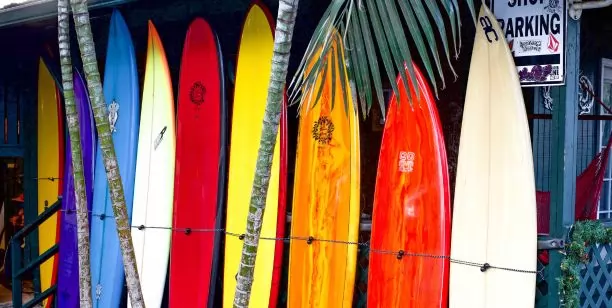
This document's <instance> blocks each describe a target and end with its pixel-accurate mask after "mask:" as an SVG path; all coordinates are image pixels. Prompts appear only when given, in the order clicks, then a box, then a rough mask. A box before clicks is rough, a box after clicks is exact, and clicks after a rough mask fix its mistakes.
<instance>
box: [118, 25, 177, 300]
mask: <svg viewBox="0 0 612 308" xmlns="http://www.w3.org/2000/svg"><path fill="white" fill-rule="evenodd" d="M174 122H175V120H174V98H173V93H172V84H171V82H170V72H169V70H168V63H167V60H166V53H165V51H164V48H163V46H162V42H161V40H160V38H159V35H158V33H157V30H156V29H155V26H154V25H153V23H152V22H151V21H149V39H148V49H147V64H146V71H145V80H144V90H143V94H142V106H141V112H140V129H139V136H138V153H137V157H136V178H135V185H134V205H133V209H132V241H133V243H134V253H135V255H136V264H137V268H138V275H139V278H140V283H141V288H142V293H143V297H144V302H145V305H146V306H147V307H160V306H161V302H162V297H163V294H164V287H165V285H166V273H167V270H168V259H169V257H170V235H171V231H170V228H171V227H172V204H173V198H174V196H173V193H174V185H172V184H173V183H174V164H175V147H176V135H175V123H174ZM128 307H131V304H130V302H129V299H128Z"/></svg>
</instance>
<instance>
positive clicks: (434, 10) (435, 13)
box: [425, 1, 457, 80]
mask: <svg viewBox="0 0 612 308" xmlns="http://www.w3.org/2000/svg"><path fill="white" fill-rule="evenodd" d="M425 4H426V5H427V9H428V10H429V14H430V15H431V17H433V19H434V22H435V23H436V27H438V32H440V40H441V41H442V46H443V47H444V54H445V55H446V61H447V62H448V66H449V67H450V69H451V71H452V72H453V76H454V77H455V80H457V73H456V72H455V69H453V65H452V64H451V60H450V52H449V48H448V42H447V40H448V39H447V37H446V28H445V27H444V20H443V19H442V13H441V12H440V8H439V7H438V6H437V5H436V3H435V2H434V1H425Z"/></svg>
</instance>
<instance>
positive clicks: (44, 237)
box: [38, 1, 536, 307]
mask: <svg viewBox="0 0 612 308" xmlns="http://www.w3.org/2000/svg"><path fill="white" fill-rule="evenodd" d="M479 20H480V23H479V24H478V27H477V31H476V39H475V44H474V49H473V54H472V64H471V69H470V76H469V82H468V89H467V95H466V103H465V109H464V120H463V124H462V125H463V126H462V136H461V144H460V150H459V163H458V174H457V181H456V182H457V184H456V194H455V201H454V212H453V213H452V214H453V215H452V216H453V219H452V220H451V207H450V196H449V179H448V171H447V170H448V167H447V163H446V154H445V148H444V139H443V135H442V130H441V126H440V121H439V118H438V115H437V111H436V105H435V100H434V99H433V97H432V95H431V91H430V89H429V86H428V85H427V82H426V80H425V78H424V77H423V75H422V74H421V72H420V70H419V68H418V67H417V66H416V65H412V68H413V69H414V71H415V74H416V77H417V83H416V85H415V86H416V87H417V88H418V92H419V93H420V95H419V96H416V94H415V89H414V87H413V86H411V88H410V93H412V96H411V97H412V98H413V100H412V101H409V99H408V96H407V93H408V91H407V89H405V88H404V87H403V84H402V83H401V82H399V79H398V82H397V85H398V88H399V89H400V98H399V99H398V98H396V97H395V95H394V96H392V98H391V100H390V103H389V110H388V115H387V118H386V124H385V130H384V133H383V141H382V146H381V149H380V156H379V163H378V175H377V180H376V189H375V196H374V210H373V217H372V233H371V239H370V243H369V244H370V257H369V270H368V297H367V301H368V306H369V307H399V306H407V307H446V305H447V303H448V304H450V307H528V306H530V305H531V306H532V305H533V298H534V292H535V274H533V273H531V272H530V271H533V270H535V266H536V264H535V262H536V257H535V251H536V231H535V224H536V222H535V217H536V216H535V186H534V183H533V167H532V162H531V149H530V141H529V140H530V139H529V133H528V126H527V120H526V116H525V110H524V104H523V98H522V94H521V91H520V86H519V83H518V79H517V77H516V70H515V67H514V62H513V59H512V57H511V55H510V52H509V50H508V46H507V44H506V42H505V40H504V39H503V36H502V32H501V30H500V29H499V26H498V25H497V23H496V19H495V18H494V16H493V15H492V13H491V12H490V11H489V10H488V8H487V7H486V6H484V5H483V7H482V8H481V11H480V14H479ZM273 29H274V24H273V18H272V15H271V14H270V12H269V11H268V10H267V8H265V6H263V5H262V4H261V3H259V2H257V1H256V2H254V3H253V4H252V5H251V6H250V8H249V10H248V12H247V15H246V19H245V21H244V24H243V29H242V34H241V41H240V46H239V53H238V62H237V68H236V80H235V88H234V99H233V111H232V114H231V117H232V118H231V128H230V125H229V112H228V110H229V108H228V102H227V100H226V99H225V95H224V93H225V85H224V79H225V77H224V68H223V59H222V56H221V52H220V46H219V41H218V39H217V36H216V34H215V33H214V31H213V30H212V29H211V27H210V26H209V25H208V23H207V22H206V21H204V20H203V19H201V18H197V19H195V20H194V21H193V22H192V24H191V25H190V27H189V29H188V32H187V36H186V40H185V45H184V49H183V55H182V63H181V72H180V80H179V87H178V92H179V93H178V95H177V96H178V98H177V111H176V116H175V107H174V96H173V93H172V86H171V80H170V76H169V71H168V66H167V61H166V56H165V52H164V49H163V46H162V42H161V40H160V38H159V36H158V35H157V32H156V29H155V27H154V25H153V24H152V23H151V22H149V38H148V51H147V61H146V72H145V80H144V88H143V89H142V98H140V97H139V92H140V90H139V89H138V80H137V74H136V60H135V55H134V49H133V45H132V41H131V37H130V33H129V30H128V28H127V26H126V24H125V22H124V20H123V18H122V17H121V15H120V13H119V12H118V11H114V12H113V15H112V19H111V25H110V35H109V42H108V47H107V55H106V63H105V70H104V71H105V73H104V83H103V85H104V94H105V98H106V101H107V106H108V109H109V119H108V120H109V122H110V124H111V131H112V136H113V140H114V145H115V152H116V154H117V158H118V162H119V168H120V174H121V177H122V180H123V186H124V192H125V197H126V205H127V208H128V213H129V214H130V215H131V216H130V217H129V219H130V220H131V225H132V230H131V235H132V240H133V243H134V249H135V255H136V259H137V267H138V274H139V276H140V282H141V286H142V290H143V294H144V299H145V303H146V306H147V307H160V306H161V303H162V297H163V293H164V288H165V285H166V275H167V273H169V306H170V307H212V306H213V300H214V297H215V294H216V292H218V290H219V289H220V288H221V289H222V294H223V296H222V297H223V307H230V306H232V303H233V299H234V292H235V288H236V274H237V270H238V267H239V263H240V258H241V251H242V245H243V241H242V240H241V238H239V237H236V236H231V235H225V234H224V233H221V232H213V231H218V230H217V229H225V231H227V232H228V233H231V234H242V233H244V232H245V230H246V219H247V215H248V205H249V201H250V195H251V190H252V184H253V177H254V174H255V164H256V158H257V151H258V148H259V143H260V138H261V136H260V134H261V128H262V120H263V114H264V107H265V102H266V97H267V88H268V80H269V77H270V67H271V58H272V49H273ZM332 37H333V39H332V51H336V52H330V53H328V54H327V55H326V57H342V58H341V59H331V58H330V59H329V60H330V61H326V62H325V63H326V65H328V66H329V67H328V71H329V73H328V74H330V75H329V76H327V78H323V76H320V77H319V78H318V79H317V81H316V83H315V85H314V86H313V87H312V89H311V90H310V91H314V90H313V89H319V85H321V83H323V84H322V94H321V95H320V98H321V99H320V101H319V102H318V103H317V104H314V102H313V101H307V102H304V106H307V107H305V108H302V109H301V110H300V118H299V135H298V142H297V148H296V150H297V151H296V152H297V154H296V165H295V180H294V187H293V201H292V208H291V230H290V232H289V234H290V236H291V237H293V238H294V239H292V240H291V242H290V247H289V265H288V267H289V273H288V286H287V288H288V289H287V295H288V298H287V304H288V307H351V306H352V305H353V295H354V285H355V275H356V268H357V249H358V247H357V245H354V244H351V243H354V242H357V241H358V240H359V217H360V209H361V205H360V195H359V194H360V140H359V123H358V116H357V113H358V111H357V109H356V108H355V106H354V104H353V103H349V105H348V106H347V107H348V108H347V109H345V108H339V107H335V108H333V109H332V108H331V107H332V104H333V103H332V102H336V106H338V105H339V104H341V102H343V101H344V100H345V99H346V101H348V102H353V97H352V96H351V93H344V92H343V91H341V87H340V84H341V83H342V80H341V79H340V78H346V75H345V74H341V73H339V72H340V71H341V70H345V69H346V68H345V67H344V65H345V63H346V62H345V59H344V58H343V57H344V52H345V51H344V46H343V42H342V39H341V36H340V35H339V34H338V33H334V35H333V36H332ZM313 64H314V63H313V62H311V63H309V65H308V68H307V69H311V68H312V65H313ZM406 68H407V69H409V67H406ZM333 72H336V73H333ZM331 76H334V77H335V80H334V79H333V78H332V77H331ZM344 82H348V80H346V79H345V80H344ZM75 95H76V102H77V107H78V111H79V119H80V121H81V139H82V140H81V143H82V148H83V163H84V176H85V180H86V190H87V197H88V206H89V207H90V210H91V215H90V224H91V231H90V232H91V237H90V245H91V250H90V259H91V275H92V280H91V281H92V294H93V298H94V306H95V307H118V306H119V305H120V304H121V302H120V301H121V292H122V290H123V282H124V273H123V261H122V259H121V255H120V249H119V242H118V237H117V234H116V229H115V224H114V219H113V211H112V207H111V202H110V197H109V193H108V186H107V181H106V173H105V170H104V164H103V159H102V155H101V148H100V144H99V143H98V142H97V140H96V136H95V127H94V120H93V114H92V110H91V106H90V104H89V100H88V97H87V89H86V87H85V83H84V82H83V78H82V77H81V75H80V74H79V73H78V72H75ZM332 95H333V97H332ZM316 96H317V95H312V96H311V97H312V99H313V100H314V99H316V98H315V97H316ZM141 101H142V103H141ZM398 101H399V104H396V102H398ZM38 106H39V107H38V111H39V112H38V114H39V118H38V134H39V138H38V147H39V157H38V166H39V169H38V173H39V178H48V177H57V178H59V179H60V180H59V181H40V182H39V192H38V198H39V211H41V212H42V210H44V205H45V202H49V203H50V202H52V201H53V200H54V199H56V197H57V195H63V196H64V198H63V200H62V202H63V209H64V211H63V212H61V213H60V214H59V216H57V218H53V219H50V220H49V221H48V222H46V223H45V224H43V226H42V227H41V232H40V251H41V252H43V251H45V250H46V249H47V248H49V247H51V246H52V245H54V244H55V243H56V242H57V241H58V240H59V243H60V252H59V256H58V257H54V258H51V259H50V261H48V262H46V263H45V264H43V266H42V267H41V282H42V288H43V289H46V288H48V287H49V286H51V285H52V284H53V283H54V282H55V281H57V282H58V293H57V294H58V301H59V307H78V305H79V303H78V300H79V297H78V296H79V295H78V294H79V293H78V262H77V256H76V253H77V246H76V219H75V213H74V184H73V180H72V169H71V166H70V161H71V160H70V156H69V153H70V144H69V142H65V141H64V140H67V139H66V138H67V136H65V132H64V131H65V130H64V128H63V126H64V124H63V114H62V110H63V108H62V104H61V99H60V95H59V92H58V90H57V88H56V87H55V84H54V82H53V79H52V77H51V75H50V73H49V71H48V70H47V69H46V66H45V64H44V63H43V62H42V61H41V64H40V77H39V105H38ZM175 121H176V122H175ZM286 130H287V117H286V106H285V105H284V104H283V106H282V112H281V123H280V129H279V132H280V133H279V135H278V137H277V140H276V146H275V150H274V156H273V163H272V173H271V178H270V186H269V189H268V195H267V199H266V210H265V213H264V215H263V225H262V231H261V236H262V238H283V237H285V234H286V233H287V232H285V229H284V226H285V224H286V221H285V218H286V212H287V208H286V194H287V184H286V180H287V179H286V178H287V131H286ZM65 154H66V155H65ZM519 218H520V219H519ZM224 221H225V223H223V222H224ZM517 221H520V222H521V224H520V226H517V224H516V223H517ZM451 224H452V232H451ZM170 228H174V230H173V231H171V230H170ZM305 239H309V240H305ZM283 245H284V243H283V241H272V240H264V239H262V240H260V243H259V249H258V255H257V259H256V262H255V269H254V271H255V274H254V282H253V288H252V293H251V300H250V305H249V306H250V307H276V306H277V303H278V298H279V289H280V280H281V270H282V251H283ZM222 250H223V251H222ZM449 255H450V258H452V259H453V260H455V262H451V260H450V259H449V258H448V257H443V258H440V257H439V256H449ZM461 261H465V262H461ZM466 262H474V263H476V264H484V263H488V264H490V265H491V267H485V268H482V266H478V265H474V264H471V265H470V264H469V263H466ZM221 263H223V268H222V269H221ZM168 266H169V268H168ZM499 268H512V269H520V270H524V271H527V272H517V271H509V270H504V269H499ZM483 269H484V270H483ZM221 279H222V281H223V282H222V285H217V281H221ZM47 304H48V303H47ZM128 306H129V300H128Z"/></svg>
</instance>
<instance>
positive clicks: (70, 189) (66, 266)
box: [57, 70, 96, 308]
mask: <svg viewBox="0 0 612 308" xmlns="http://www.w3.org/2000/svg"><path fill="white" fill-rule="evenodd" d="M73 75H74V77H73V83H74V98H75V104H76V108H77V112H78V117H79V126H80V136H81V155H82V156H81V157H82V158H81V159H82V164H83V178H84V180H85V194H86V197H87V199H86V201H87V204H86V206H87V211H91V204H92V198H93V175H94V174H93V172H94V171H93V170H94V155H95V146H96V135H95V129H96V128H95V126H94V118H93V111H92V110H91V105H90V104H89V94H88V92H87V86H86V85H85V82H84V81H83V78H82V77H81V74H80V73H79V72H78V71H76V70H75V71H74V74H73ZM65 140H67V141H68V142H66V147H65V148H66V162H65V163H64V176H65V177H64V189H63V194H62V196H63V198H62V210H63V211H62V212H61V220H62V224H61V226H60V242H59V245H60V250H59V267H58V278H57V294H58V298H57V300H58V306H59V307H66V308H70V307H80V297H79V252H78V243H77V232H78V227H77V213H76V211H77V207H76V193H75V183H74V168H73V165H72V152H71V145H70V142H69V141H70V135H68V130H66V139H65ZM87 216H88V217H91V215H90V214H89V213H88V214H87ZM89 220H91V219H89Z"/></svg>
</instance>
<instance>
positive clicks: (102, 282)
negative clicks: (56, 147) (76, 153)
mask: <svg viewBox="0 0 612 308" xmlns="http://www.w3.org/2000/svg"><path fill="white" fill-rule="evenodd" d="M105 65H106V66H105V70H104V83H103V86H104V98H105V99H106V104H107V107H108V109H109V118H108V119H107V120H108V121H109V123H110V124H111V132H112V136H113V143H114V145H115V153H116V155H117V161H118V163H119V172H120V174H121V179H122V181H123V191H124V194H125V202H126V206H127V211H128V217H129V219H130V220H131V217H132V215H131V214H132V201H133V195H134V177H135V174H136V150H137V145H138V142H137V141H138V126H139V115H140V98H139V94H138V93H139V92H140V90H139V88H138V76H137V71H136V56H135V53H134V46H133V43H132V39H131V35H130V32H129V30H128V28H127V25H126V23H125V20H124V19H123V17H122V16H121V13H119V11H118V10H114V11H113V15H112V17H111V23H110V33H109V39H108V46H107V53H106V64H105ZM92 216H93V217H92V221H91V250H90V253H91V255H90V258H91V286H92V296H93V304H94V307H100V308H115V307H118V306H119V304H120V301H121V295H122V291H123V285H124V281H125V279H124V270H123V259H122V257H121V250H120V247H119V237H118V235H117V228H116V226H115V220H114V214H113V209H112V204H111V199H110V195H109V191H108V182H107V179H106V171H105V169H104V161H103V159H102V151H101V149H100V144H99V143H98V148H97V151H96V162H95V175H94V198H93V209H92Z"/></svg>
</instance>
